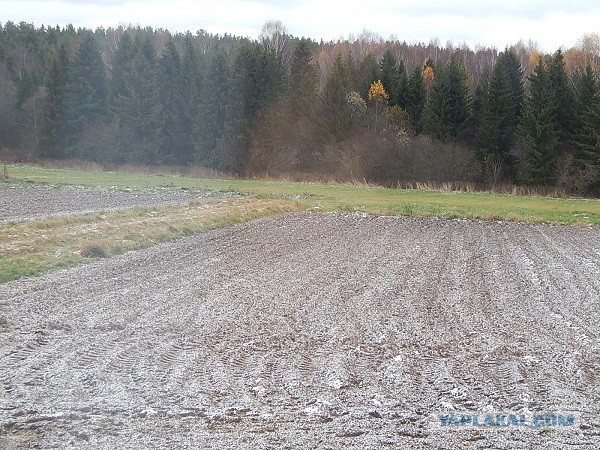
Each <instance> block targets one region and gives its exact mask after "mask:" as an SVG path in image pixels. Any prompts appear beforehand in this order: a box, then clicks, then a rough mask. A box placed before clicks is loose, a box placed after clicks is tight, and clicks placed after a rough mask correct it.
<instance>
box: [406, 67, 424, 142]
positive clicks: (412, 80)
mask: <svg viewBox="0 0 600 450" xmlns="http://www.w3.org/2000/svg"><path fill="white" fill-rule="evenodd" d="M426 97H427V94H426V91H425V83H424V82H423V75H422V72H421V69H420V68H419V67H415V68H414V70H413V71H412V72H411V74H410V77H409V78H408V83H407V88H406V106H405V108H406V112H408V115H409V116H410V120H411V122H412V126H413V129H414V130H415V132H417V133H420V132H421V130H422V128H423V123H422V117H423V110H424V108H425V100H426Z"/></svg>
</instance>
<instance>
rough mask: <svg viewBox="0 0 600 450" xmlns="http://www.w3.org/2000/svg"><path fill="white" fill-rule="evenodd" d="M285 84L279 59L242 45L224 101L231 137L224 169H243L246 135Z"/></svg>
mask: <svg viewBox="0 0 600 450" xmlns="http://www.w3.org/2000/svg"><path fill="white" fill-rule="evenodd" d="M284 88H285V71H284V67H283V65H282V61H281V59H279V58H278V57H277V54H276V53H275V52H274V51H272V50H268V49H265V48H261V47H253V46H250V45H244V46H243V47H241V48H240V49H239V53H238V55H237V58H236V60H235V76H234V79H233V86H232V89H233V92H232V95H231V101H230V103H229V105H228V108H229V111H230V122H229V124H228V133H230V137H231V138H232V139H233V140H234V145H233V147H234V149H233V151H232V153H231V155H230V156H229V158H228V159H229V161H230V162H229V165H230V167H229V168H228V170H233V171H235V172H237V173H243V172H244V171H245V170H246V166H247V162H248V158H249V144H250V142H249V138H250V131H251V129H252V126H253V125H254V124H255V123H256V120H258V119H259V115H260V113H262V112H263V110H264V109H266V107H267V106H269V105H270V104H272V103H274V102H275V101H276V100H277V99H278V98H279V95H280V94H281V93H282V92H283V91H284Z"/></svg>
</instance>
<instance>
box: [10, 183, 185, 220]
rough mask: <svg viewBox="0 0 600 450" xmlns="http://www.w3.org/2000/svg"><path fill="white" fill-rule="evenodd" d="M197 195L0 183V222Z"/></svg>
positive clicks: (176, 200) (169, 201) (167, 201)
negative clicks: (44, 187) (16, 185)
mask: <svg viewBox="0 0 600 450" xmlns="http://www.w3.org/2000/svg"><path fill="white" fill-rule="evenodd" d="M194 198H197V196H193V195H190V194H187V193H184V192H182V193H166V194H146V193H143V194H140V193H128V192H113V191H101V190H89V191H86V190H67V189H40V188H20V187H19V188H6V187H1V186H0V222H2V221H6V220H23V219H32V218H39V217H44V216H49V215H56V214H75V213H84V212H90V211H99V210H112V209H122V208H132V207H134V206H151V205H160V204H173V203H184V202H186V201H189V200H193V199H194Z"/></svg>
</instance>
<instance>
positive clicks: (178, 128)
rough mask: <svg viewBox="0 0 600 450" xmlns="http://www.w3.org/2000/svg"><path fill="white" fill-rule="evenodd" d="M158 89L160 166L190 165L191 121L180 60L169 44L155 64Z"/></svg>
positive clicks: (191, 144) (191, 151)
mask: <svg viewBox="0 0 600 450" xmlns="http://www.w3.org/2000/svg"><path fill="white" fill-rule="evenodd" d="M158 86H159V91H160V103H161V113H162V114H161V124H160V135H159V140H160V159H161V162H162V163H164V164H186V163H188V162H190V160H191V158H192V154H193V149H194V143H193V136H192V133H191V131H192V124H191V120H192V118H191V117H189V115H188V114H187V107H186V106H187V105H186V102H185V97H186V96H187V95H189V94H188V93H186V92H185V91H184V83H183V69H182V65H181V57H180V56H179V52H178V51H177V48H176V47H175V44H174V42H173V40H169V41H167V44H166V46H165V48H164V50H163V52H162V54H161V56H160V58H159V60H158Z"/></svg>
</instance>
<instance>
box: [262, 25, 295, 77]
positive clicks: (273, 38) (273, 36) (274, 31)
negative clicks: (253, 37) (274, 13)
mask: <svg viewBox="0 0 600 450" xmlns="http://www.w3.org/2000/svg"><path fill="white" fill-rule="evenodd" d="M258 40H259V42H260V43H261V44H262V45H263V46H264V47H265V48H266V49H267V50H272V51H274V52H275V54H276V55H277V58H279V60H280V61H281V64H282V65H283V67H284V68H285V70H286V72H287V73H289V71H290V63H291V58H292V45H291V43H290V38H289V36H288V33H287V29H286V28H285V26H284V25H283V23H281V21H280V20H268V21H267V22H265V24H264V25H263V27H262V30H261V32H260V34H259V35H258Z"/></svg>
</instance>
